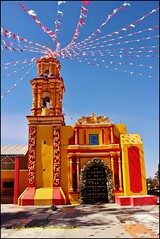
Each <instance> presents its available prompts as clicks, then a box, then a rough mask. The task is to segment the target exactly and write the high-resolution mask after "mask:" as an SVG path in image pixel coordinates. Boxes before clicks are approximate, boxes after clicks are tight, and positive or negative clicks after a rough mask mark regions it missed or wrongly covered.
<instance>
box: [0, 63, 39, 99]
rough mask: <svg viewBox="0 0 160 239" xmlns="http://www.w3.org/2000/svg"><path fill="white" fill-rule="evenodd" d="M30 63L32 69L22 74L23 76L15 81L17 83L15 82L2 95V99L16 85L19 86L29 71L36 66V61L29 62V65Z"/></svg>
mask: <svg viewBox="0 0 160 239" xmlns="http://www.w3.org/2000/svg"><path fill="white" fill-rule="evenodd" d="M30 65H31V67H30V69H29V70H28V71H27V72H25V73H24V74H23V75H22V77H21V78H20V79H19V80H17V81H16V82H15V84H14V85H13V86H11V87H10V88H9V89H8V90H6V91H5V92H4V94H3V95H1V99H3V98H4V97H5V96H7V95H8V94H9V93H10V92H11V91H12V90H13V89H14V88H15V87H17V85H18V84H19V83H20V82H21V81H22V80H23V79H24V77H25V76H26V75H27V74H29V72H30V71H31V69H32V68H33V67H34V66H35V63H33V62H32V63H30V64H28V66H30Z"/></svg>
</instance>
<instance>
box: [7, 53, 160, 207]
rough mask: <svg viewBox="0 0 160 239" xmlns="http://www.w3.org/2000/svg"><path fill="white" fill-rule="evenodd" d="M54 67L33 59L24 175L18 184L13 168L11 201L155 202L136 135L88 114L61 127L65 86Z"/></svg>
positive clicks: (55, 64) (53, 61)
mask: <svg viewBox="0 0 160 239" xmlns="http://www.w3.org/2000/svg"><path fill="white" fill-rule="evenodd" d="M60 68H61V67H60V63H59V61H58V60H57V59H54V58H51V57H48V58H47V57H45V58H40V59H38V60H37V69H38V77H37V78H34V79H32V80H31V81H30V83H31V87H32V108H31V112H32V114H31V115H29V116H27V120H28V125H29V135H28V152H27V154H28V155H27V158H28V159H27V176H26V180H25V184H24V181H23V182H21V180H20V178H19V176H18V175H19V167H18V166H17V170H16V166H15V171H16V172H15V177H14V181H15V185H14V202H15V203H18V204H19V205H54V204H56V205H57V204H68V203H71V204H86V203H88V204H93V203H99V202H102V203H113V202H116V203H118V204H120V205H139V204H140V205H145V204H155V203H156V202H155V200H156V199H155V197H154V196H148V195H147V188H146V173H145V162H144V152H143V142H142V139H141V137H140V135H139V134H128V132H127V128H126V125H125V124H114V123H113V122H111V121H110V119H109V118H108V117H106V116H97V115H95V114H94V113H92V114H91V115H89V116H83V117H82V118H80V119H79V120H78V121H77V122H76V123H75V125H72V126H67V125H66V124H65V118H64V114H63V110H62V101H63V94H64V92H65V87H64V82H63V79H62V77H61V76H60ZM17 165H18V159H17ZM4 175H5V174H4ZM21 183H23V185H24V191H23V192H22V193H20V192H19V187H20V185H21Z"/></svg>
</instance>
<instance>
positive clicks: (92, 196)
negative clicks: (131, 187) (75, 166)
mask: <svg viewBox="0 0 160 239" xmlns="http://www.w3.org/2000/svg"><path fill="white" fill-rule="evenodd" d="M83 179H84V180H83V185H82V187H81V192H80V194H81V199H82V201H83V203H84V204H95V203H98V202H102V203H107V202H108V191H107V174H106V170H105V168H104V167H103V166H102V165H99V164H94V165H91V166H90V167H88V168H87V169H86V170H85V172H84V175H83Z"/></svg>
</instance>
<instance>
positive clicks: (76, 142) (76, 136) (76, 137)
mask: <svg viewBox="0 0 160 239" xmlns="http://www.w3.org/2000/svg"><path fill="white" fill-rule="evenodd" d="M74 132H75V144H78V134H77V128H74Z"/></svg>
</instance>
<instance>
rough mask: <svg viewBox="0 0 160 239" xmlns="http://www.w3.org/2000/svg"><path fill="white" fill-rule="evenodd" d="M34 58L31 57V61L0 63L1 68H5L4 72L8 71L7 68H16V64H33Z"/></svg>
mask: <svg viewBox="0 0 160 239" xmlns="http://www.w3.org/2000/svg"><path fill="white" fill-rule="evenodd" d="M35 59H36V58H35V57H33V58H32V59H31V60H23V61H16V62H14V61H13V62H7V63H2V64H1V66H2V67H5V70H6V69H8V66H16V65H17V64H26V63H30V62H34V61H35Z"/></svg>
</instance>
